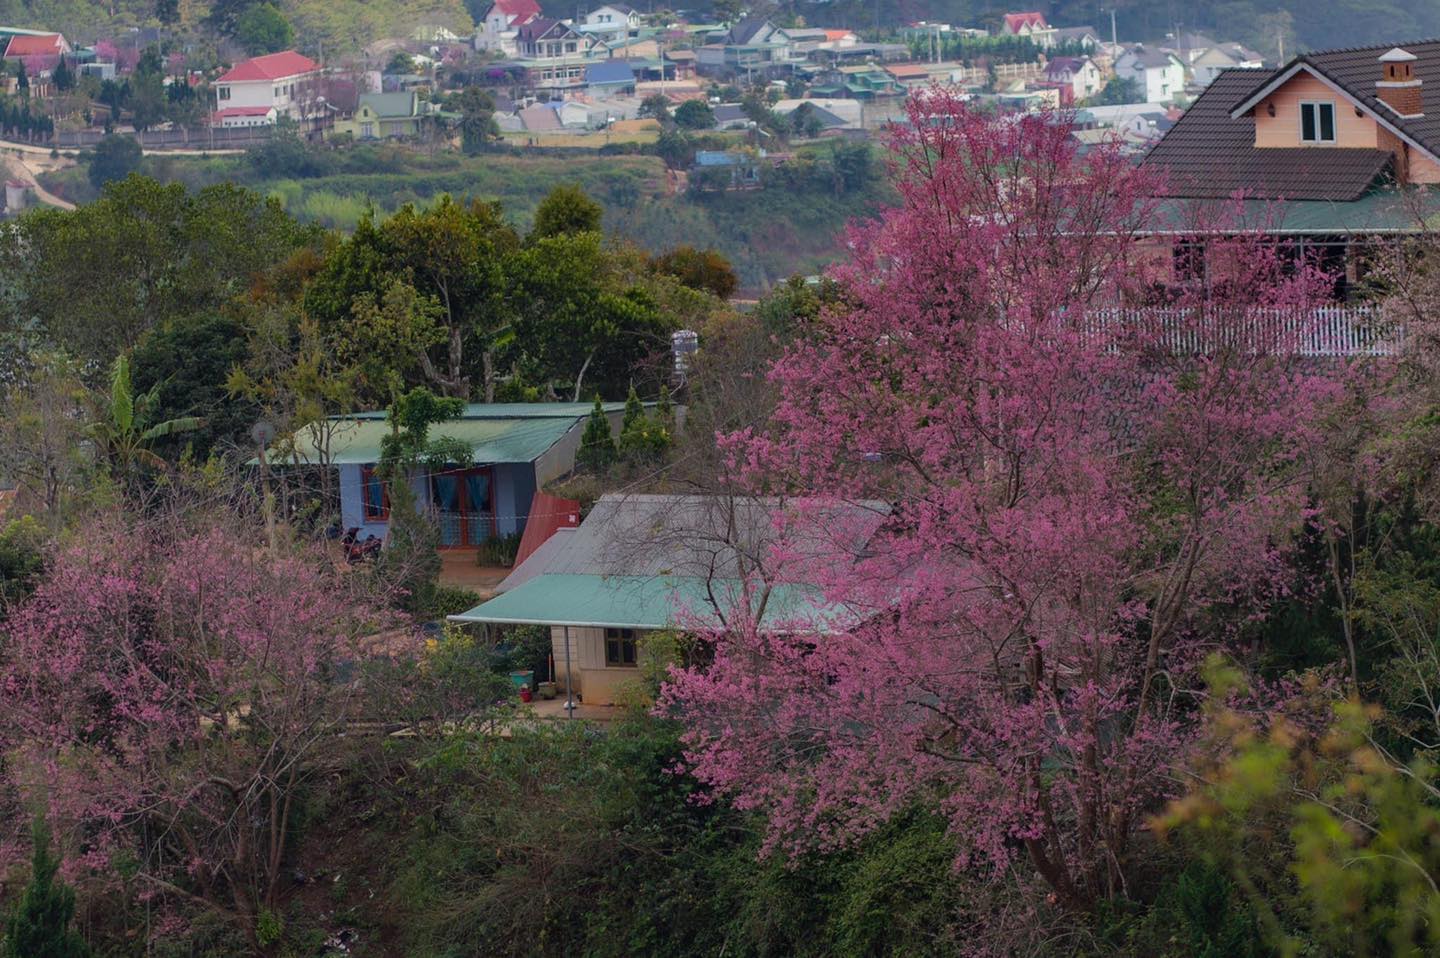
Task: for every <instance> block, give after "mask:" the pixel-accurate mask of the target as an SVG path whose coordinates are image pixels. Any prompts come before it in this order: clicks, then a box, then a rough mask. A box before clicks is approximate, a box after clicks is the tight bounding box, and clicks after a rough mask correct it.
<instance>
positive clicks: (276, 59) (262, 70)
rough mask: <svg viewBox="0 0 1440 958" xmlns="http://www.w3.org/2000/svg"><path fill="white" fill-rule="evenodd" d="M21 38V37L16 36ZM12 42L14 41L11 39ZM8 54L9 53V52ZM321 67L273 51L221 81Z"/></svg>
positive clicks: (293, 73)
mask: <svg viewBox="0 0 1440 958" xmlns="http://www.w3.org/2000/svg"><path fill="white" fill-rule="evenodd" d="M15 39H16V40H18V39H20V38H19V37H16V38H15ZM11 42H12V43H13V42H14V41H11ZM7 56H8V54H7ZM319 69H320V64H318V63H316V62H315V61H314V60H312V59H310V58H309V57H307V56H305V55H304V54H301V53H296V52H295V51H294V50H285V51H283V52H281V53H271V54H268V55H266V56H263V57H252V58H251V59H249V60H242V61H240V62H239V63H237V64H235V65H234V66H233V67H231V68H230V69H229V70H228V71H227V72H225V73H223V74H221V75H220V78H219V79H217V80H216V81H215V82H216V83H217V84H219V83H252V82H256V81H263V80H285V79H289V78H290V77H298V76H304V75H305V74H307V73H314V72H315V71H317V70H319Z"/></svg>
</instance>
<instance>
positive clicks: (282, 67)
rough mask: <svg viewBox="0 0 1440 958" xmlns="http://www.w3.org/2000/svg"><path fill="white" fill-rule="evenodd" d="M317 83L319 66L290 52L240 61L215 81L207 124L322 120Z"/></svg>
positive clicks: (252, 124) (321, 100)
mask: <svg viewBox="0 0 1440 958" xmlns="http://www.w3.org/2000/svg"><path fill="white" fill-rule="evenodd" d="M320 80H321V77H320V64H318V63H316V62H315V61H314V60H312V59H310V58H309V57H307V56H303V55H302V54H299V53H296V52H295V51H294V50H286V51H285V52H283V53H272V54H269V55H268V56H263V57H254V58H253V59H250V60H244V61H242V62H240V63H237V64H235V66H233V67H231V68H230V69H229V70H228V71H226V72H225V73H224V74H222V75H221V76H220V77H219V79H217V80H216V81H215V105H216V107H217V109H216V111H215V113H214V114H212V115H211V122H212V123H213V124H214V125H216V126H263V125H268V124H271V123H274V122H275V121H276V119H278V118H279V117H282V116H283V117H288V118H289V119H292V120H294V121H296V122H297V123H301V124H305V123H307V122H309V121H311V120H315V119H316V118H323V117H324V116H325V112H326V107H325V98H324V96H322V95H321V92H322V91H321V89H320Z"/></svg>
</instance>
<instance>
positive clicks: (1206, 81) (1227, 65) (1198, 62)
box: [1190, 43, 1265, 87]
mask: <svg viewBox="0 0 1440 958" xmlns="http://www.w3.org/2000/svg"><path fill="white" fill-rule="evenodd" d="M1264 65H1265V58H1264V57H1263V56H1261V55H1260V54H1258V53H1256V52H1255V51H1254V50H1251V49H1250V48H1248V47H1246V46H1245V45H1243V44H1240V43H1220V44H1216V45H1215V46H1211V47H1206V48H1205V49H1203V50H1201V51H1199V52H1198V53H1196V54H1195V55H1194V56H1193V57H1191V59H1190V75H1191V79H1192V80H1193V81H1194V82H1195V84H1196V85H1198V86H1202V87H1205V86H1209V85H1210V84H1211V83H1213V82H1214V81H1215V78H1216V77H1217V76H1219V75H1220V73H1221V72H1222V71H1224V70H1233V69H1236V68H1240V69H1245V70H1255V69H1259V68H1260V67H1263V66H1264Z"/></svg>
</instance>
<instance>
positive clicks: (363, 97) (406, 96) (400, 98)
mask: <svg viewBox="0 0 1440 958" xmlns="http://www.w3.org/2000/svg"><path fill="white" fill-rule="evenodd" d="M423 105H424V104H423V103H422V102H421V100H420V96H419V94H417V93H415V92H413V91H408V92H403V93H362V94H360V99H359V105H358V106H357V107H356V108H355V116H354V117H353V118H351V119H349V120H342V121H340V122H337V123H336V124H335V128H334V132H335V133H349V134H351V135H352V136H354V137H355V139H357V140H388V139H393V138H396V137H413V136H417V135H419V133H420V124H421V123H422V122H423V121H424V120H425V118H426V116H427V115H428V114H427V113H426V112H425V111H424V110H423V109H422V106H423Z"/></svg>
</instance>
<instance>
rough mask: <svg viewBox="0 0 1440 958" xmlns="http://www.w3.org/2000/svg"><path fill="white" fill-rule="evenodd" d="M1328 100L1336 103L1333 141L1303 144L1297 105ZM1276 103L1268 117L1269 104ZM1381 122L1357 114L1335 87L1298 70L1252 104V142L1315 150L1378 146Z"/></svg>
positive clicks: (1261, 144)
mask: <svg viewBox="0 0 1440 958" xmlns="http://www.w3.org/2000/svg"><path fill="white" fill-rule="evenodd" d="M1310 100H1318V101H1321V102H1324V101H1326V100H1329V101H1330V102H1332V103H1334V104H1335V142H1334V143H1302V142H1301V141H1300V104H1301V103H1302V102H1305V101H1310ZM1271 103H1273V104H1275V115H1274V116H1271V115H1270V112H1269V109H1268V106H1267V105H1268V104H1271ZM1379 134H1380V125H1379V124H1378V123H1376V122H1375V121H1374V120H1373V119H1371V118H1370V117H1369V116H1356V115H1355V107H1354V106H1353V105H1351V103H1350V101H1349V100H1347V99H1345V97H1344V96H1342V95H1341V94H1340V92H1339V91H1337V90H1336V89H1335V88H1334V87H1332V86H1330V84H1328V83H1326V82H1325V81H1324V80H1321V79H1319V78H1317V77H1313V76H1311V75H1310V74H1308V73H1298V74H1296V75H1295V76H1293V77H1291V78H1290V82H1288V83H1286V84H1285V85H1284V86H1282V87H1281V88H1280V89H1278V90H1276V91H1275V92H1274V93H1272V94H1270V96H1269V97H1267V98H1266V99H1265V100H1263V101H1261V102H1260V103H1259V104H1258V105H1257V106H1256V107H1255V145H1256V146H1257V147H1286V146H1313V147H1315V148H1316V149H1327V148H1329V149H1334V148H1343V147H1359V148H1368V149H1372V150H1373V149H1375V148H1376V147H1377V146H1380V145H1381V144H1380V138H1379Z"/></svg>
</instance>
